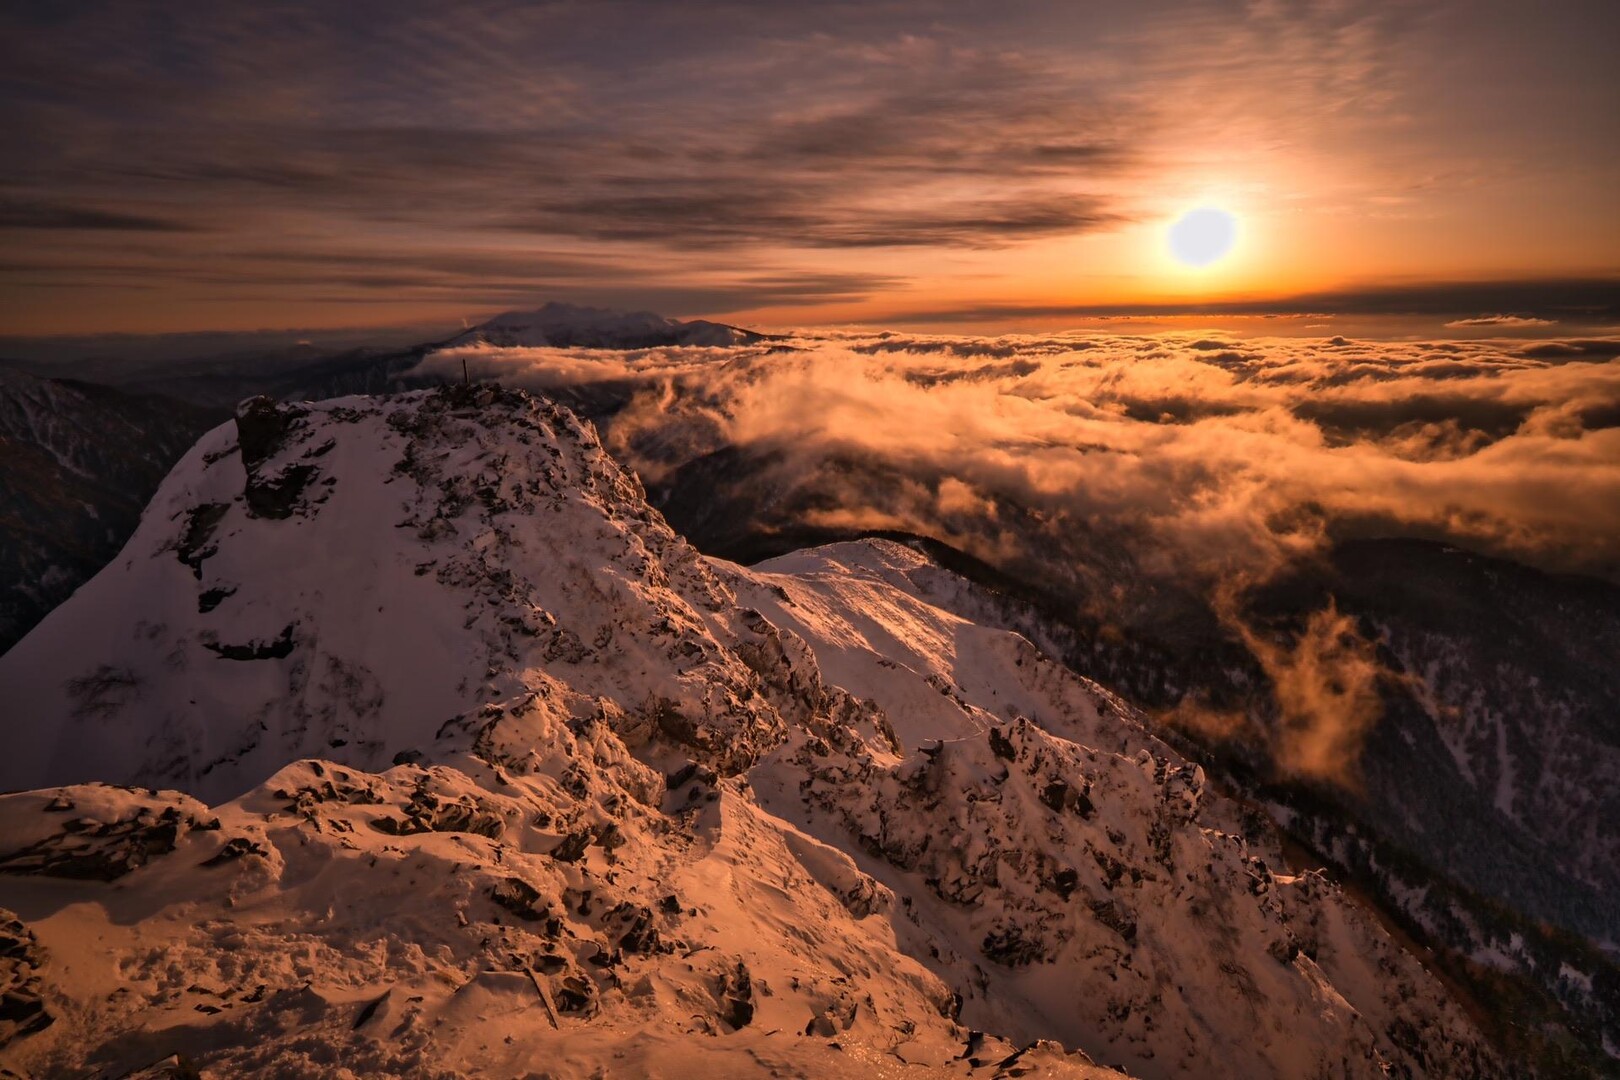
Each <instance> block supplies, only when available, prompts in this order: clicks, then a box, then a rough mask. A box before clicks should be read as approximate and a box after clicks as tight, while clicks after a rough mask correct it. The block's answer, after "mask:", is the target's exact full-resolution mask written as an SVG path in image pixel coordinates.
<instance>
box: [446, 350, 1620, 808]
mask: <svg viewBox="0 0 1620 1080" xmlns="http://www.w3.org/2000/svg"><path fill="white" fill-rule="evenodd" d="M463 359H465V360H466V361H467V362H468V364H469V366H470V368H471V371H472V372H473V374H474V376H475V377H478V378H494V379H499V380H500V381H502V382H504V383H507V384H509V385H521V386H525V387H528V388H531V389H535V390H539V391H543V392H550V393H554V394H556V393H562V394H564V395H567V394H575V395H581V394H582V395H587V396H588V395H590V394H592V392H593V388H594V389H595V390H598V391H599V390H601V389H603V388H611V393H612V395H613V396H614V398H615V399H616V400H617V401H620V402H624V401H627V402H628V404H627V405H625V406H624V407H623V408H621V409H619V410H618V411H617V412H616V413H614V414H613V415H611V416H608V417H606V418H605V420H604V427H605V435H606V439H607V442H608V444H609V446H610V448H611V449H612V450H613V451H614V452H615V454H616V455H617V456H618V457H619V458H620V460H622V461H625V462H627V463H628V464H630V465H631V466H633V467H634V468H635V469H637V470H638V471H639V472H640V473H641V474H642V476H643V478H644V479H645V480H646V481H647V482H648V483H649V486H651V487H653V488H655V489H656V488H661V487H667V486H668V485H669V484H671V483H672V482H673V481H674V480H675V478H676V477H677V475H678V473H679V472H680V470H682V469H683V468H686V467H688V466H691V465H693V463H701V462H702V461H703V459H704V458H705V457H706V456H707V455H711V454H716V453H740V454H742V455H744V465H743V466H742V467H734V468H732V469H731V470H730V472H729V473H727V474H726V476H725V477H724V479H723V480H722V481H721V482H723V483H724V484H727V485H730V486H731V488H733V489H744V488H745V489H747V494H748V496H749V497H748V499H747V500H746V502H747V503H748V504H749V505H752V506H754V507H763V508H776V509H775V510H771V509H766V510H764V511H762V513H763V514H764V516H765V518H766V520H764V521H762V522H760V524H762V525H765V526H767V527H769V526H777V527H790V526H798V527H804V526H810V527H822V528H828V529H833V530H848V531H863V530H902V531H906V532H911V533H917V534H921V535H926V536H931V537H934V538H936V539H939V540H942V541H945V542H947V543H949V544H952V545H953V546H956V547H958V548H960V549H962V550H965V551H967V552H969V553H971V554H973V555H975V556H978V557H980V558H982V559H984V560H986V561H988V562H990V563H991V564H993V565H996V566H999V567H1001V568H1002V569H1004V570H1008V571H1010V572H1013V573H1015V574H1016V575H1018V576H1021V577H1023V578H1024V580H1026V581H1035V582H1042V583H1044V584H1045V587H1046V588H1047V590H1048V591H1049V592H1051V593H1054V594H1057V595H1067V596H1070V597H1084V598H1086V601H1085V602H1086V603H1088V604H1091V605H1093V606H1095V607H1097V608H1098V609H1099V610H1098V611H1096V612H1095V613H1096V614H1097V615H1099V616H1100V617H1102V618H1104V619H1105V620H1109V621H1119V622H1121V623H1129V621H1130V620H1131V619H1132V618H1133V617H1137V616H1139V615H1140V614H1141V611H1139V610H1134V609H1136V608H1140V607H1143V606H1144V605H1146V606H1151V605H1150V604H1149V602H1148V601H1145V600H1144V599H1143V597H1145V596H1147V595H1148V594H1150V593H1152V592H1153V591H1154V590H1155V589H1157V588H1158V587H1160V586H1163V585H1165V584H1170V585H1171V586H1172V587H1174V588H1178V589H1184V590H1188V591H1190V592H1193V593H1196V594H1198V595H1201V596H1203V597H1205V599H1206V601H1207V602H1208V603H1209V605H1210V608H1211V609H1212V610H1213V611H1214V612H1215V613H1216V615H1217V616H1218V617H1219V618H1220V619H1221V620H1222V621H1223V622H1224V623H1225V624H1226V625H1227V626H1228V628H1229V630H1230V631H1231V632H1232V633H1233V635H1234V637H1235V638H1237V639H1238V640H1241V641H1243V642H1245V643H1246V647H1247V648H1248V649H1249V651H1250V652H1251V653H1252V654H1253V655H1254V656H1255V657H1256V659H1257V660H1258V661H1259V663H1260V665H1261V666H1262V667H1263V668H1264V669H1265V670H1266V671H1267V672H1268V675H1269V676H1270V678H1271V679H1272V680H1273V682H1274V683H1275V685H1276V688H1277V692H1278V694H1277V705H1278V708H1279V710H1280V720H1279V722H1278V726H1277V728H1276V730H1275V733H1274V734H1273V735H1272V736H1270V737H1271V739H1272V745H1271V747H1270V749H1271V751H1272V753H1273V756H1274V758H1275V760H1277V761H1278V763H1279V764H1280V766H1281V767H1283V768H1284V770H1285V771H1290V772H1293V773H1296V774H1299V775H1307V776H1312V777H1316V778H1318V779H1343V778H1345V777H1347V776H1353V775H1354V760H1355V755H1356V751H1357V749H1358V748H1359V745H1360V741H1361V739H1362V737H1363V736H1364V735H1365V733H1366V732H1367V731H1368V730H1370V728H1371V726H1372V724H1373V723H1375V722H1376V720H1377V716H1378V712H1379V705H1378V698H1377V692H1376V683H1377V679H1378V678H1379V677H1380V669H1379V668H1378V665H1377V664H1376V663H1375V662H1374V660H1373V656H1374V653H1373V651H1372V648H1371V646H1370V645H1368V644H1367V643H1366V642H1364V641H1357V640H1355V639H1354V636H1353V634H1350V636H1347V634H1349V632H1350V627H1351V626H1352V624H1350V623H1347V622H1346V621H1345V620H1344V619H1342V618H1340V617H1339V616H1337V615H1336V614H1335V613H1334V612H1332V611H1331V610H1328V611H1324V612H1321V613H1318V615H1317V617H1314V618H1313V620H1312V621H1311V623H1310V625H1309V626H1308V627H1307V628H1306V632H1305V633H1304V634H1302V635H1301V636H1300V638H1299V640H1298V641H1297V642H1296V643H1295V644H1294V646H1293V647H1292V648H1291V649H1279V648H1278V647H1276V646H1275V645H1272V644H1269V643H1268V641H1269V639H1267V638H1265V637H1263V636H1262V635H1260V634H1258V633H1256V632H1255V631H1253V630H1251V628H1250V627H1249V626H1248V625H1247V624H1246V623H1245V621H1244V619H1245V616H1244V614H1243V611H1242V606H1241V603H1235V602H1233V598H1234V597H1240V596H1241V595H1242V594H1243V592H1244V591H1245V590H1246V589H1248V588H1249V587H1251V586H1253V585H1256V584H1258V583H1261V582H1264V581H1266V580H1268V579H1269V578H1271V577H1272V576H1274V575H1275V574H1276V573H1278V572H1279V571H1281V570H1282V569H1284V568H1285V567H1287V566H1289V565H1291V564H1293V563H1294V562H1295V561H1296V560H1298V559H1300V558H1302V557H1309V556H1310V555H1312V554H1313V553H1316V552H1318V551H1321V550H1323V548H1324V547H1325V546H1326V544H1328V543H1329V542H1330V541H1331V540H1333V539H1335V538H1339V537H1346V536H1356V535H1362V536H1367V535H1371V536H1392V535H1393V536H1419V537H1428V538H1434V539H1442V540H1447V541H1451V542H1455V543H1457V544H1460V545H1463V546H1466V547H1468V548H1472V549H1476V550H1482V551H1485V552H1488V553H1493V554H1497V555H1502V556H1507V557H1512V558H1515V559H1518V560H1521V561H1525V562H1529V563H1531V564H1534V565H1538V566H1541V567H1543V568H1547V569H1552V570H1578V571H1584V572H1588V573H1595V574H1600V575H1605V576H1607V577H1609V578H1610V579H1620V339H1613V338H1605V339H1588V340H1569V339H1559V340H1543V341H1537V342H1523V341H1512V342H1510V341H1505V340H1498V341H1471V342H1429V343H1392V342H1361V341H1353V340H1346V339H1343V338H1332V339H1316V340H1302V339H1245V340H1228V339H1225V338H1221V337H1199V336H1195V335H1157V336H1121V335H1099V334H1091V335H1079V334H1075V335H1059V336H1046V337H1040V336H1010V337H999V338H993V339H990V338H983V339H977V338H965V337H939V336H906V335H897V334H888V333H885V334H867V335H863V334H839V335H823V336H818V337H814V338H809V337H801V338H797V339H793V340H790V341H786V342H779V343H773V346H772V347H770V348H757V349H691V348H686V349H654V350H645V351H639V352H631V353H623V352H611V351H589V350H570V349H552V348H538V349H533V348H531V349H497V348H490V347H485V346H478V347H470V348H461V349H455V350H450V351H446V352H441V353H436V354H433V355H431V356H430V357H429V358H428V359H427V360H426V361H425V362H424V366H423V369H422V370H423V372H424V373H434V372H438V373H442V374H446V375H452V376H457V377H459V373H460V370H461V363H462V360H463ZM736 493H737V492H736V490H728V491H715V492H714V496H715V498H716V500H717V502H718V501H720V500H722V499H724V498H729V497H731V496H733V495H735V494H736ZM783 508H786V509H785V510H784V509H783ZM773 513H777V514H778V515H779V516H778V517H776V518H774V519H773V518H772V517H771V515H772V514H773ZM783 513H785V514H787V515H788V517H790V518H792V519H793V520H786V519H783V518H782V517H781V516H780V514H783ZM1284 691H1286V693H1284ZM1193 719H1194V720H1196V719H1197V718H1196V717H1194V718H1193Z"/></svg>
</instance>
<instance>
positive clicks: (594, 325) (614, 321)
mask: <svg viewBox="0 0 1620 1080" xmlns="http://www.w3.org/2000/svg"><path fill="white" fill-rule="evenodd" d="M764 338H765V335H763V334H759V333H756V332H754V331H752V330H744V329H742V328H741V327H736V326H728V325H726V324H725V323H717V322H708V321H707V320H703V319H697V320H693V321H691V322H682V321H680V320H679V319H669V318H665V317H664V316H662V315H659V314H657V313H656V312H652V311H617V310H614V309H612V308H599V307H586V306H583V305H579V304H565V303H559V302H556V301H553V302H551V303H548V304H545V305H544V306H542V307H538V308H535V309H533V310H529V311H507V312H503V313H502V314H500V315H497V316H495V317H494V318H493V319H490V320H488V321H486V322H483V323H481V324H479V325H478V326H475V327H473V328H472V329H470V330H468V331H467V332H466V333H464V334H460V335H458V336H457V337H455V338H453V339H451V341H450V345H452V346H456V345H475V344H489V345H496V346H500V347H503V348H512V347H541V346H554V347H564V348H566V347H577V348H590V349H650V348H658V347H660V346H671V345H698V346H710V347H727V346H733V345H747V344H751V343H753V342H756V341H762V340H764Z"/></svg>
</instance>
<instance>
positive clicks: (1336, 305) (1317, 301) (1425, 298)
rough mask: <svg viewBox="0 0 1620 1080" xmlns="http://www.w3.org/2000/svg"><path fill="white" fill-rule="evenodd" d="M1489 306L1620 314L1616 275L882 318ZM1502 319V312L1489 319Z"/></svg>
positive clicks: (983, 319) (1566, 314)
mask: <svg viewBox="0 0 1620 1080" xmlns="http://www.w3.org/2000/svg"><path fill="white" fill-rule="evenodd" d="M1491 309H1497V310H1501V309H1513V310H1517V311H1520V312H1521V313H1523V314H1522V315H1521V316H1519V318H1521V319H1522V320H1544V321H1545V323H1546V324H1547V325H1550V324H1552V323H1554V322H1557V321H1558V320H1559V319H1560V318H1579V319H1582V320H1601V319H1608V318H1615V317H1620V277H1582V278H1557V279H1549V278H1523V279H1503V280H1497V281H1455V282H1430V283H1424V284H1394V285H1367V286H1359V287H1356V288H1345V289H1334V290H1327V291H1321V292H1310V293H1299V294H1295V295H1291V296H1288V295H1285V296H1271V297H1260V298H1255V299H1247V300H1229V301H1197V302H1171V303H1110V304H1042V305H1032V304H979V305H962V306H959V307H951V308H918V309H915V310H910V311H905V312H901V313H899V314H895V315H891V316H889V317H888V318H887V319H886V320H885V321H887V322H890V323H931V324H947V323H991V322H1017V321H1020V320H1022V321H1024V322H1026V323H1027V322H1028V321H1030V320H1036V319H1041V320H1049V319H1058V318H1075V319H1089V318H1098V317H1109V316H1120V315H1129V316H1141V317H1153V316H1181V315H1229V316H1244V315H1255V316H1279V315H1300V316H1303V315H1427V316H1467V315H1468V313H1471V312H1477V311H1482V310H1491ZM1491 318H1492V319H1502V318H1506V317H1505V316H1492V317H1491ZM1446 325H1448V326H1451V327H1453V328H1461V327H1464V326H1481V325H1499V326H1503V327H1504V328H1508V327H1527V326H1533V325H1539V323H1534V322H1527V321H1521V322H1518V323H1513V324H1508V323H1502V322H1491V323H1488V324H1487V323H1481V322H1478V321H1474V320H1470V319H1468V318H1466V317H1465V318H1458V319H1453V320H1452V321H1451V322H1448V323H1447V324H1446Z"/></svg>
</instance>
